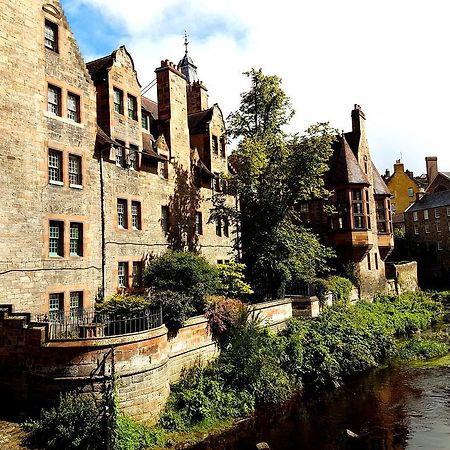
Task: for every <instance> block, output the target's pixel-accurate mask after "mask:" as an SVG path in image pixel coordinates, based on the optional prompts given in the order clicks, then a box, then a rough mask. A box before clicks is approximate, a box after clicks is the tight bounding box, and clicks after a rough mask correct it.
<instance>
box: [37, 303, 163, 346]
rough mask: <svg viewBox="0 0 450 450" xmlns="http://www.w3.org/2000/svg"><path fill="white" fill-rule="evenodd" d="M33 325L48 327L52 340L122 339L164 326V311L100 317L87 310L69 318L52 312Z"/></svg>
mask: <svg viewBox="0 0 450 450" xmlns="http://www.w3.org/2000/svg"><path fill="white" fill-rule="evenodd" d="M33 321H35V322H41V323H48V329H49V337H50V339H51V340H57V339H83V338H92V337H109V336H120V335H124V334H130V333H138V332H140V331H147V330H151V329H153V328H158V327H160V326H161V325H162V324H163V320H162V308H161V307H158V308H152V309H147V310H144V311H141V312H139V313H134V314H100V313H98V312H97V311H95V309H83V308H80V309H76V310H72V311H70V313H69V314H64V311H51V312H49V313H48V314H40V315H36V316H34V317H33Z"/></svg>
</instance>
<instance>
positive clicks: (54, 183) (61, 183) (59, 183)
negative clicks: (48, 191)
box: [48, 181, 64, 186]
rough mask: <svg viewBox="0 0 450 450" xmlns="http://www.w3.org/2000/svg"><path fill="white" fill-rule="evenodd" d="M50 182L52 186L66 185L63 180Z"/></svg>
mask: <svg viewBox="0 0 450 450" xmlns="http://www.w3.org/2000/svg"><path fill="white" fill-rule="evenodd" d="M48 184H51V185H52V186H64V182H62V181H49V182H48Z"/></svg>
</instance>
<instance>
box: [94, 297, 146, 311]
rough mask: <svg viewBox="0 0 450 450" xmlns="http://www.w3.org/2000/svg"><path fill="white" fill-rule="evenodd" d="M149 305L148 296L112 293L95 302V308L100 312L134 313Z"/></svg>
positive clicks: (143, 309)
mask: <svg viewBox="0 0 450 450" xmlns="http://www.w3.org/2000/svg"><path fill="white" fill-rule="evenodd" d="M150 306H151V301H150V299H149V298H145V297H142V296H140V295H132V294H114V295H112V296H111V297H108V298H107V299H106V300H104V301H102V302H99V303H96V304H95V310H96V311H97V312H99V313H101V314H135V313H140V312H142V311H145V310H146V309H148V308H149V307H150Z"/></svg>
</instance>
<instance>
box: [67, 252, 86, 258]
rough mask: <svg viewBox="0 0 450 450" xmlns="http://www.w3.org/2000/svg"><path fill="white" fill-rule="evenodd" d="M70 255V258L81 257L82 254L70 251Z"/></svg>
mask: <svg viewBox="0 0 450 450" xmlns="http://www.w3.org/2000/svg"><path fill="white" fill-rule="evenodd" d="M70 257H71V258H82V257H83V255H77V254H75V253H71V254H70Z"/></svg>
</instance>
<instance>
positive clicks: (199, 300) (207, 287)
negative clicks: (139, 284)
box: [144, 251, 220, 313]
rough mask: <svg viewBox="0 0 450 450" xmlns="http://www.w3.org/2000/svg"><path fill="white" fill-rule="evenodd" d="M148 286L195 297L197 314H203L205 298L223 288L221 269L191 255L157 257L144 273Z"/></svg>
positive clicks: (165, 254) (171, 253)
mask: <svg viewBox="0 0 450 450" xmlns="http://www.w3.org/2000/svg"><path fill="white" fill-rule="evenodd" d="M144 280H145V284H146V286H147V287H151V288H153V289H154V290H156V291H172V292H178V293H181V294H183V295H186V296H188V297H192V299H193V306H194V308H195V311H196V312H197V313H203V308H204V306H205V296H206V295H208V294H213V293H215V292H216V291H217V290H218V289H219V287H220V280H219V274H218V270H217V268H216V267H215V266H212V265H211V264H210V263H209V262H208V261H207V260H206V259H205V258H204V257H202V256H200V255H197V254H195V253H189V252H186V253H184V252H172V251H171V252H167V253H164V254H163V255H162V256H159V257H157V258H155V259H154V260H153V261H151V262H150V264H149V265H148V266H147V268H146V270H145V274H144Z"/></svg>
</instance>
